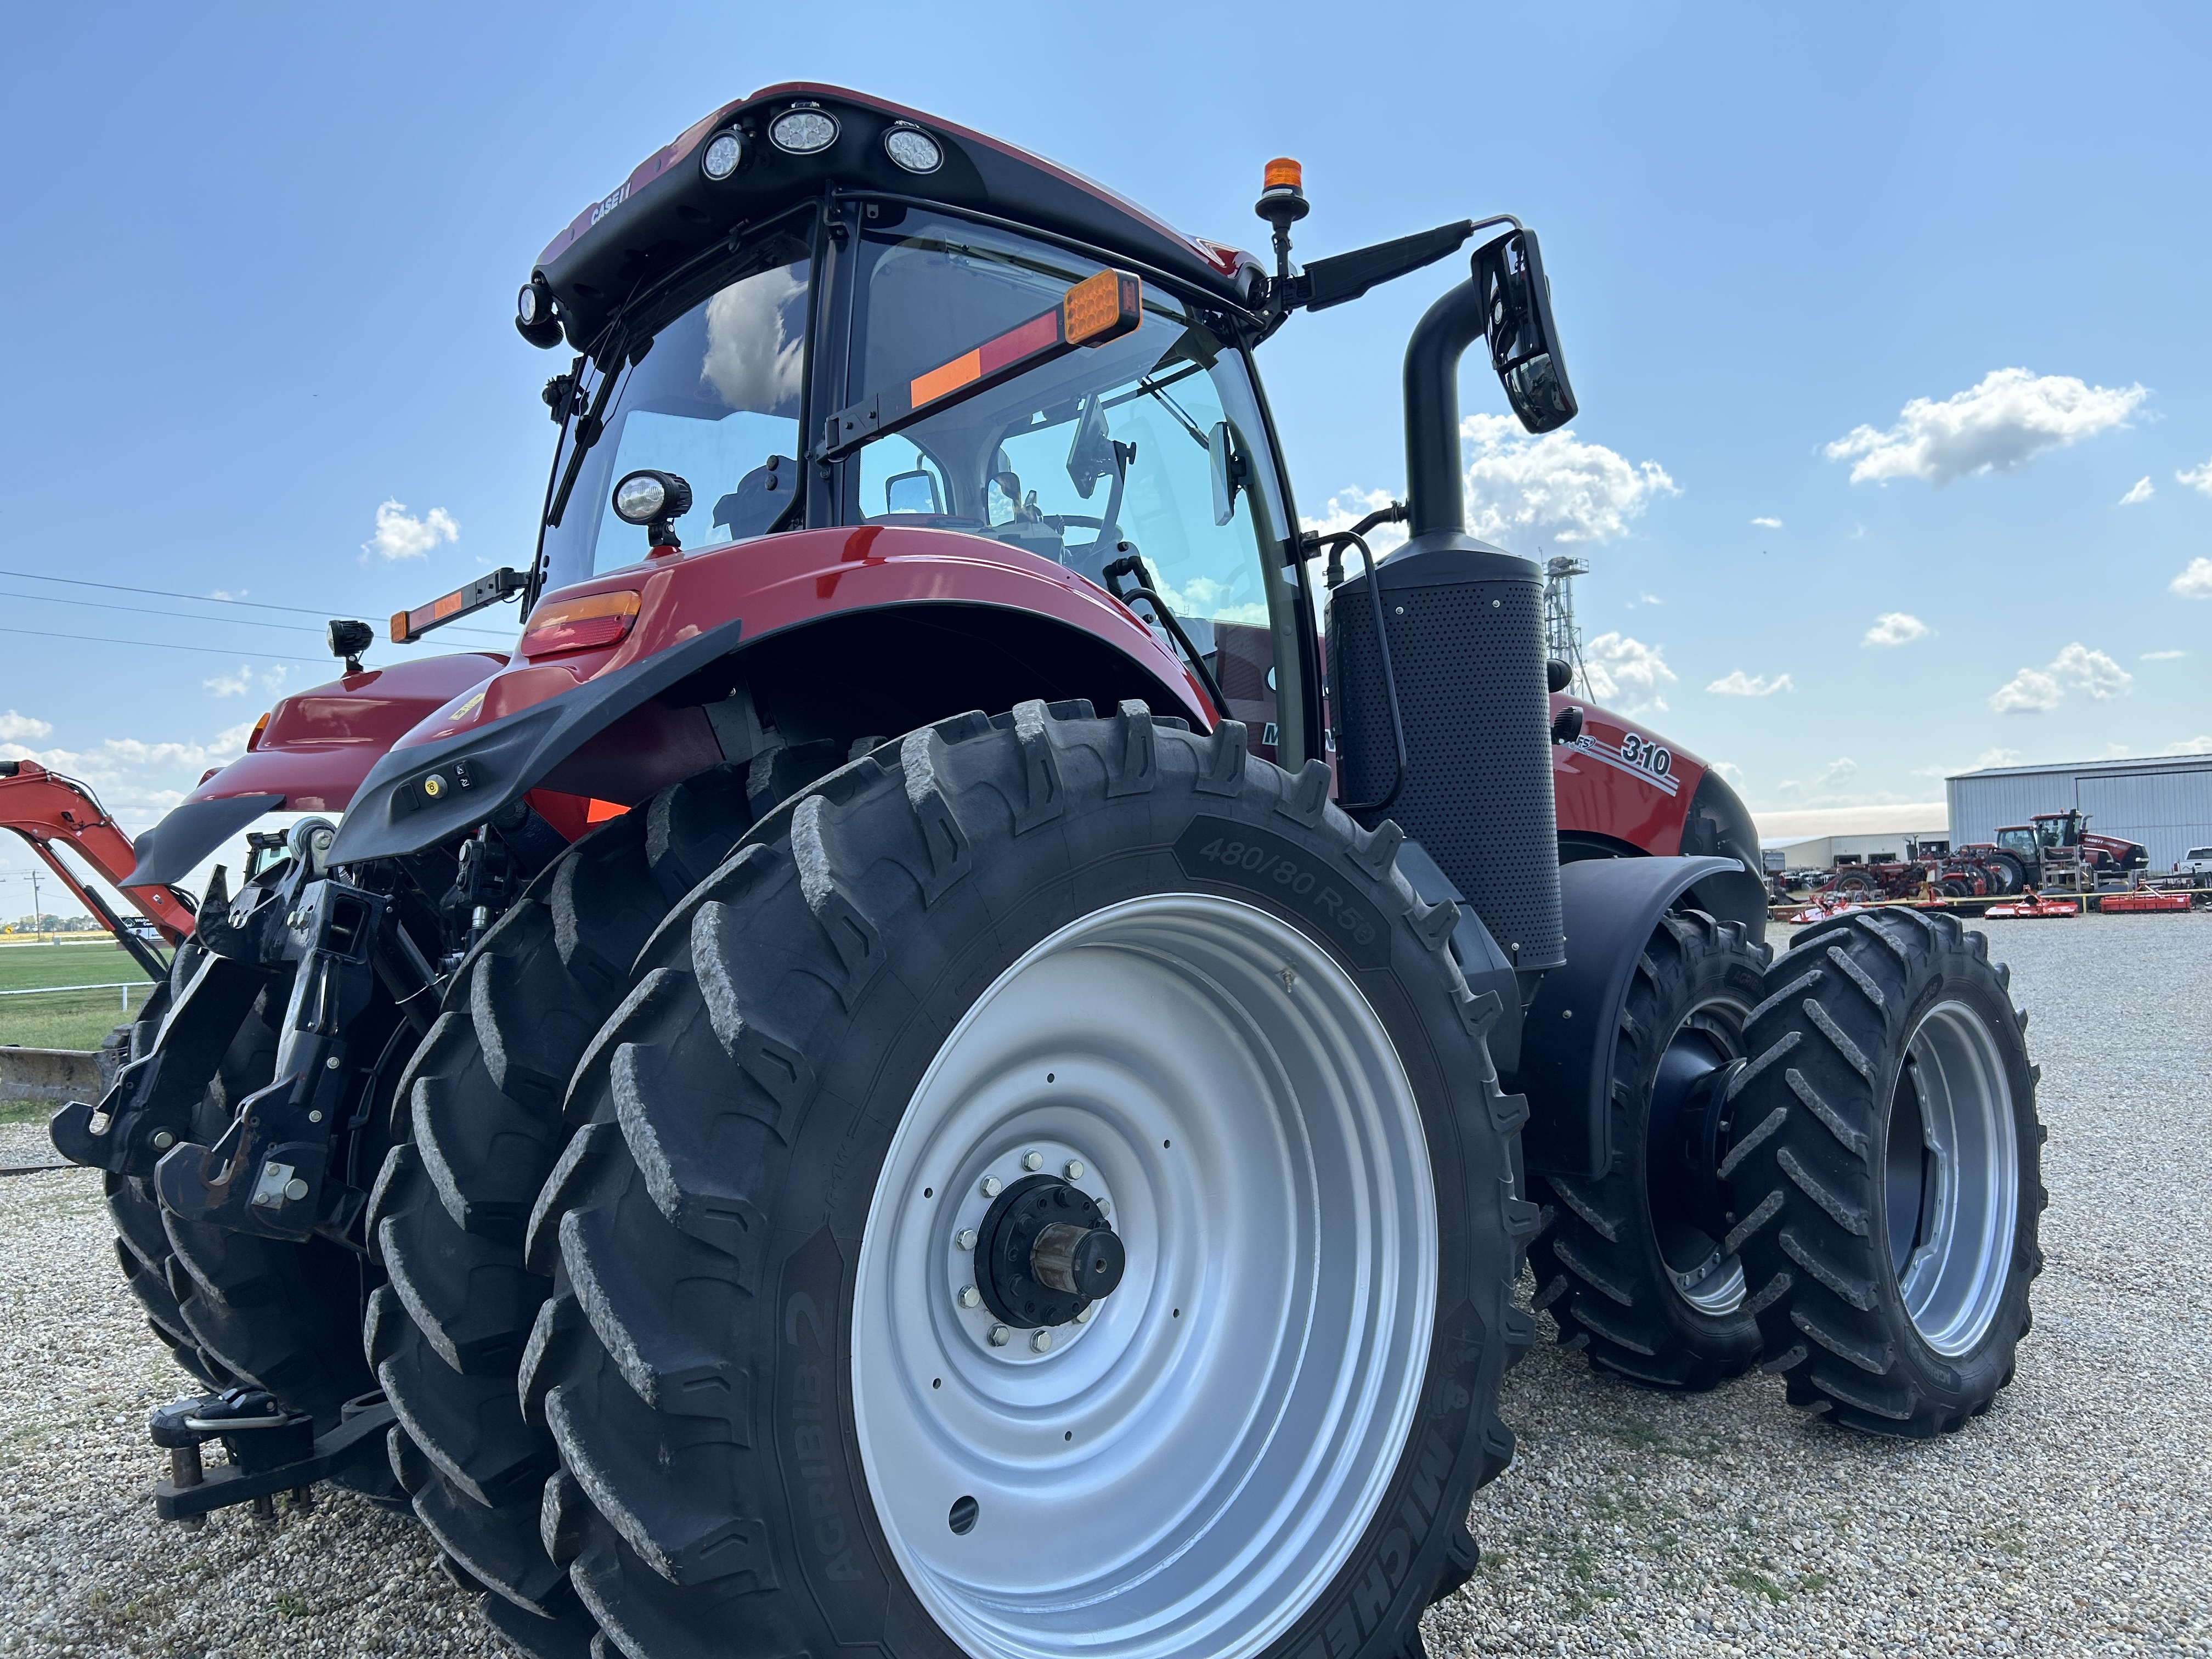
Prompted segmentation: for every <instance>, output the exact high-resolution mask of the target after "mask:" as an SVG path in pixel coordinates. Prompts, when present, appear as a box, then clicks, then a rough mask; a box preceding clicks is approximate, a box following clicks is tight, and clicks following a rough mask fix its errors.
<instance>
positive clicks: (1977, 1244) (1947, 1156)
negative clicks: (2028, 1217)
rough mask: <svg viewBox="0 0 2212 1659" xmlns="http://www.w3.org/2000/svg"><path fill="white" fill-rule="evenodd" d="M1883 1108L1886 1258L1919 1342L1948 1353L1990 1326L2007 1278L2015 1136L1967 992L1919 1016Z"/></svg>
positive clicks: (1961, 1349) (1999, 1061) (1995, 1061)
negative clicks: (1965, 999)
mask: <svg viewBox="0 0 2212 1659" xmlns="http://www.w3.org/2000/svg"><path fill="white" fill-rule="evenodd" d="M1905 1055H1906V1059H1907V1064H1906V1066H1905V1068H1904V1070H1903V1072H1902V1073H1901V1074H1900V1075H1899V1079H1898V1083H1897V1094H1896V1096H1895V1097H1894V1099H1893V1103H1892V1105H1891V1107H1890V1123H1889V1131H1888V1134H1887V1146H1886V1148H1885V1157H1884V1178H1885V1195H1886V1198H1887V1203H1886V1205H1885V1209H1886V1210H1887V1221H1888V1225H1889V1241H1888V1242H1889V1247H1890V1263H1891V1266H1892V1267H1894V1268H1895V1269H1896V1272H1897V1279H1898V1289H1899V1291H1900V1292H1901V1294H1902V1295H1903V1297H1904V1299H1905V1312H1906V1314H1907V1315H1908V1316H1910V1317H1911V1321H1912V1324H1913V1328H1915V1329H1916V1330H1917V1331H1918V1332H1919V1333H1920V1339H1921V1340H1922V1341H1923V1342H1925V1343H1927V1345H1928V1346H1929V1347H1931V1348H1933V1349H1934V1350H1935V1351H1936V1352H1937V1353H1939V1354H1942V1355H1943V1356H1944V1357H1945V1358H1948V1359H1959V1358H1964V1357H1965V1356H1966V1355H1967V1354H1970V1353H1972V1352H1973V1351H1974V1349H1975V1348H1976V1347H1977V1346H1978V1345H1979V1344H1980V1342H1981V1340H1982V1339H1983V1338H1984V1336H1986V1335H1987V1334H1989V1329H1990V1325H1991V1324H1992V1323H1994V1322H1995V1321H1996V1316H1997V1310H1998V1309H1999V1308H2000V1307H2001V1306H2002V1305H2003V1303H2004V1296H2005V1290H2006V1287H2007V1286H2008V1285H2009V1284H2010V1283H2011V1282H2012V1267H2013V1252H2014V1241H2013V1234H2014V1231H2015V1228H2016V1227H2017V1226H2018V1225H2019V1221H2020V1138H2019V1134H2018V1132H2017V1127H2016V1126H2015V1121H2014V1116H2013V1103H2012V1089H2011V1086H2010V1085H2009V1084H2008V1082H2007V1081H2006V1079H2005V1068H2004V1060H2003V1057H2002V1055H2001V1054H1999V1053H1998V1052H1997V1047H1996V1042H1995V1040H1994V1039H1992V1038H1991V1037H1990V1032H1989V1028H1988V1026H1987V1025H1986V1024H1984V1023H1983V1020H1982V1018H1981V1016H1980V1015H1979V1014H1978V1013H1977V1012H1975V1011H1974V1010H1973V1009H1972V1008H1970V1007H1968V1006H1966V1004H1965V1003H1962V1002H1940V1003H1938V1004H1936V1006H1934V1007H1933V1008H1930V1009H1929V1011H1928V1012H1926V1013H1925V1014H1923V1015H1922V1016H1921V1018H1920V1021H1919V1023H1918V1024H1917V1025H1915V1026H1914V1027H1913V1030H1912V1035H1911V1037H1910V1038H1909V1039H1908V1040H1907V1041H1906V1043H1905Z"/></svg>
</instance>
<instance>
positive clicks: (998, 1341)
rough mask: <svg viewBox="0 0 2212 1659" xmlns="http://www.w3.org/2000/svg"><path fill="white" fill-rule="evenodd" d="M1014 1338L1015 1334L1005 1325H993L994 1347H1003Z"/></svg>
mask: <svg viewBox="0 0 2212 1659" xmlns="http://www.w3.org/2000/svg"><path fill="white" fill-rule="evenodd" d="M1012 1340H1014V1334H1013V1333H1012V1331H1010V1330H1008V1329H1007V1328H1006V1327H1005V1326H1004V1325H994V1326H992V1327H991V1346H993V1347H994V1348H1003V1347H1005V1346H1006V1344H1007V1343H1009V1342H1011V1341H1012Z"/></svg>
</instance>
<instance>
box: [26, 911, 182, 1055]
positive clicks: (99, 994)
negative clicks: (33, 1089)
mask: <svg viewBox="0 0 2212 1659" xmlns="http://www.w3.org/2000/svg"><path fill="white" fill-rule="evenodd" d="M125 981H129V982H130V984H131V991H130V993H129V995H130V999H131V1007H132V1008H133V1009H134V1010H135V1009H137V1008H142V1007H143V1006H145V1002H146V997H147V994H149V992H151V991H152V989H153V988H154V987H153V981H150V980H149V979H148V978H147V977H146V975H145V974H144V973H143V971H142V970H141V969H139V966H138V964H137V962H135V961H134V960H132V958H131V956H130V954H129V953H128V952H127V951H124V950H123V949H122V948H121V947H120V946H118V945H116V944H115V943H114V941H113V940H112V939H106V937H105V936H103V937H102V938H101V939H100V942H99V943H98V944H84V945H79V944H70V945H0V991H22V990H37V989H42V988H43V987H48V986H56V987H62V986H75V985H115V984H120V983H123V982H125ZM123 997H124V993H122V992H120V991H72V990H57V991H54V992H52V994H46V995H40V996H0V1043H14V1044H16V1045H19V1046H21V1047H22V1048H98V1047H99V1046H100V1038H101V1037H103V1036H106V1034H107V1031H108V1030H109V1029H110V1028H111V1027H112V1026H114V1025H116V1024H119V1023H120V1022H121V1021H122V1019H123V1018H124V1013H123Z"/></svg>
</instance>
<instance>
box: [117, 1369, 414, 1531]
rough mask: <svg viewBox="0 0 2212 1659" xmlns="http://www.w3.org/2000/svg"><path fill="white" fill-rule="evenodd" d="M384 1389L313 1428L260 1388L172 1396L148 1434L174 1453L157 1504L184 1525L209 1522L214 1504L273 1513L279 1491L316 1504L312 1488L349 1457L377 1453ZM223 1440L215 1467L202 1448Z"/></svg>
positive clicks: (301, 1505)
mask: <svg viewBox="0 0 2212 1659" xmlns="http://www.w3.org/2000/svg"><path fill="white" fill-rule="evenodd" d="M392 1420H393V1419H392V1407H390V1406H389V1405H388V1404H386V1401H385V1398H384V1396H383V1395H381V1394H370V1395H362V1397H361V1398H359V1399H358V1400H349V1401H347V1402H346V1404H345V1406H344V1407H343V1411H342V1413H341V1416H340V1420H339V1423H338V1425H337V1427H336V1428H334V1429H332V1430H331V1431H330V1432H329V1433H327V1434H325V1435H317V1434H316V1432H315V1419H313V1418H312V1417H310V1416H308V1415H307V1413H304V1412H288V1411H286V1410H285V1409H284V1408H283V1407H281V1406H279V1405H278V1404H277V1403H276V1400H275V1398H274V1397H273V1396H271V1395H270V1394H269V1393H268V1391H267V1390H265V1389H228V1390H227V1391H225V1392H224V1393H222V1394H210V1395H199V1396H198V1397H197V1398H195V1399H191V1400H178V1401H172V1402H171V1403H169V1404H168V1405H166V1406H157V1407H155V1408H154V1410H153V1411H152V1412H151V1413H149V1416H148V1419H147V1425H146V1428H147V1433H148V1435H149V1437H150V1438H151V1439H152V1440H153V1443H155V1445H156V1446H158V1447H159V1448H161V1449H162V1450H163V1451H166V1452H167V1453H168V1455H169V1478H168V1479H167V1480H164V1481H162V1482H161V1484H160V1485H158V1486H155V1488H154V1508H155V1512H156V1513H158V1514H159V1515H160V1516H161V1518H162V1519H163V1520H164V1521H174V1522H179V1523H180V1524H181V1525H183V1526H185V1527H187V1528H198V1527H202V1526H204V1525H206V1524H207V1516H208V1512H209V1511H210V1510H219V1509H228V1508H229V1507H230V1506H231V1505H232V1504H252V1505H253V1515H254V1518H255V1519H256V1520H258V1521H262V1522H274V1521H275V1520H276V1494H277V1493H278V1492H290V1493H291V1494H292V1508H293V1509H294V1510H295V1511H301V1510H307V1509H310V1508H312V1507H313V1494H312V1493H311V1492H309V1491H308V1488H309V1487H311V1486H313V1485H314V1483H315V1482H316V1481H318V1480H327V1479H329V1478H330V1477H331V1475H333V1474H337V1473H338V1471H340V1470H341V1469H343V1468H346V1467H347V1466H349V1464H352V1463H356V1462H362V1461H365V1460H368V1459H371V1458H374V1456H376V1455H378V1454H379V1453H380V1451H381V1450H382V1449H383V1445H384V1437H385V1433H386V1431H387V1430H388V1429H390V1428H391V1426H392ZM210 1440H220V1441H221V1442H222V1449H223V1454H224V1455H225V1456H226V1457H227V1458H228V1462H224V1463H219V1464H217V1465H216V1466H215V1467H214V1468H209V1467H208V1466H207V1464H206V1462H204V1460H203V1458H202V1456H201V1455H200V1449H201V1448H202V1447H204V1445H206V1444H207V1443H208V1442H209V1441H210Z"/></svg>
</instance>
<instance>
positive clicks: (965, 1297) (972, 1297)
mask: <svg viewBox="0 0 2212 1659" xmlns="http://www.w3.org/2000/svg"><path fill="white" fill-rule="evenodd" d="M982 1300H983V1292H982V1291H979V1290H977V1289H976V1288H975V1286H974V1285H969V1286H968V1287H967V1288H966V1289H964V1290H963V1291H961V1292H960V1305H961V1306H962V1307H963V1308H974V1307H978V1306H980V1305H981V1303H982Z"/></svg>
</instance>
